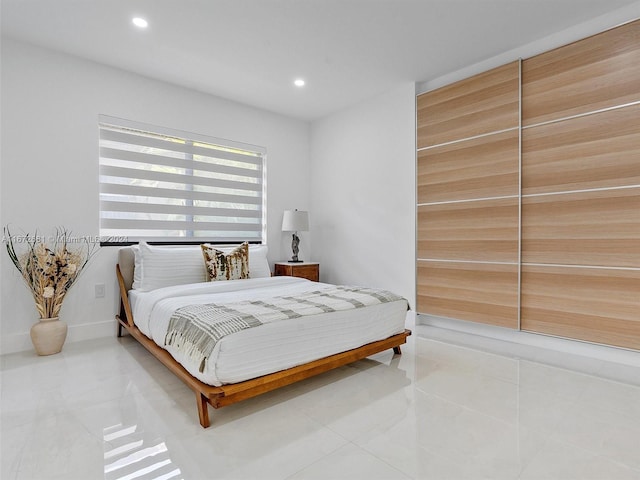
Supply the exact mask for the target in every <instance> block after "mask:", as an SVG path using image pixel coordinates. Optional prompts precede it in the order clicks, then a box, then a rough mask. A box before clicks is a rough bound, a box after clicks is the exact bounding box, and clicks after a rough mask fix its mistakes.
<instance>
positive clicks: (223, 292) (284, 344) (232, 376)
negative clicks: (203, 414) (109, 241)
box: [129, 277, 407, 386]
mask: <svg viewBox="0 0 640 480" xmlns="http://www.w3.org/2000/svg"><path fill="white" fill-rule="evenodd" d="M322 286H326V284H322V283H317V282H311V281H309V280H306V279H303V278H294V277H270V278H255V279H248V280H229V281H224V282H204V283H193V284H187V285H177V286H173V287H165V288H159V289H157V290H152V291H150V292H140V291H137V290H132V291H130V292H129V301H130V303H131V308H132V313H133V318H134V321H135V323H136V325H137V326H138V328H139V329H140V331H141V332H142V333H144V334H145V335H146V336H148V337H149V338H151V339H153V341H154V342H155V343H156V344H158V345H159V346H160V347H162V348H165V346H164V339H165V335H166V332H167V328H168V326H169V319H170V318H171V315H172V314H173V312H174V311H175V310H176V309H177V308H180V307H183V306H186V305H192V304H202V303H214V302H215V303H225V302H236V301H241V300H258V299H265V298H269V297H273V296H280V295H294V294H298V293H302V292H307V291H312V290H317V289H318V288H319V287H322ZM406 313H407V302H406V300H404V299H403V300H398V301H395V302H390V303H382V304H379V305H374V306H369V307H365V308H359V309H355V310H348V311H343V312H332V313H322V314H319V315H312V316H306V317H300V318H296V319H291V320H286V321H276V322H271V323H265V324H263V325H260V326H259V327H255V328H249V329H247V330H243V331H241V332H237V333H234V334H231V335H228V336H226V337H223V338H222V339H221V340H220V341H219V342H218V343H217V344H216V346H215V348H214V350H213V352H212V354H211V356H210V357H209V359H208V361H207V363H206V366H205V369H204V371H203V372H202V373H201V372H199V371H198V370H199V368H198V367H199V365H198V364H197V363H196V362H195V361H190V360H189V359H188V358H186V356H184V355H181V354H180V352H179V351H177V350H176V349H173V348H171V347H166V349H167V350H168V351H169V353H171V355H173V357H174V358H175V359H176V360H177V361H178V362H179V363H180V364H182V365H183V366H184V367H185V369H186V370H187V371H188V372H189V373H191V375H193V376H194V377H196V378H198V379H199V380H201V381H203V382H204V383H207V384H209V385H216V386H219V385H222V384H225V383H236V382H241V381H243V380H248V379H250V378H255V377H258V376H261V375H266V374H268V373H273V372H277V371H279V370H284V369H286V368H291V367H293V366H296V365H300V364H303V363H307V362H310V361H313V360H317V359H319V358H322V357H326V356H328V355H333V354H335V353H339V352H343V351H345V350H350V349H352V348H357V347H359V346H362V345H364V344H367V343H370V342H373V341H376V340H382V339H384V338H387V337H389V336H391V335H394V334H397V333H401V332H402V331H403V330H404V324H405V318H406Z"/></svg>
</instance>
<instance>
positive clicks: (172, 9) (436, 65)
mask: <svg viewBox="0 0 640 480" xmlns="http://www.w3.org/2000/svg"><path fill="white" fill-rule="evenodd" d="M1 2H2V3H1V6H2V10H1V16H2V34H3V35H6V36H8V37H13V38H16V39H19V40H22V41H26V42H29V43H33V44H36V45H42V46H45V47H47V48H52V49H56V50H61V51H63V52H66V53H69V54H73V55H77V56H79V57H84V58H88V59H91V60H94V61H96V62H100V63H104V64H107V65H111V66H114V67H117V68H121V69H125V70H129V71H132V72H136V73H139V74H142V75H146V76H148V77H152V78H156V79H160V80H163V81H167V82H170V83H174V84H178V85H182V86H185V87H188V88H191V89H195V90H198V91H202V92H206V93H210V94H213V95H217V96H221V97H225V98H228V99H231V100H235V101H238V102H242V103H246V104H249V105H253V106H257V107H260V108H263V109H267V110H270V111H274V112H278V113H281V114H284V115H287V116H291V117H295V118H300V119H304V120H313V119H317V118H320V117H323V116H325V115H328V114H330V113H332V112H335V111H338V110H341V109H343V108H345V107H348V106H350V105H353V104H355V103H358V102H360V101H362V100H365V99H367V98H372V97H374V96H376V95H379V94H381V93H383V92H385V91H387V90H389V89H391V88H394V86H396V85H398V84H399V83H401V82H413V81H416V82H424V81H428V80H431V79H434V78H437V77H440V76H442V75H445V74H447V73H451V72H453V71H456V70H458V69H460V68H462V67H464V66H467V65H471V64H474V63H476V62H479V61H482V60H484V59H487V58H490V57H493V56H495V55H497V54H500V53H502V52H504V51H507V50H510V49H513V48H516V47H518V46H521V45H524V44H527V43H529V42H531V41H534V40H536V39H539V38H542V37H545V36H548V35H550V34H553V33H555V32H558V31H560V30H563V29H565V28H567V27H570V26H572V25H575V24H578V23H581V22H584V21H587V20H589V19H591V18H594V17H597V16H599V15H602V14H605V13H607V12H610V11H612V10H614V9H616V8H621V7H624V6H627V5H630V4H633V3H635V2H636V0H1ZM136 15H139V16H142V17H144V18H146V19H147V20H148V21H149V27H148V28H147V29H146V30H140V29H137V28H136V27H134V26H133V25H132V23H131V18H132V17H133V16H136ZM298 77H301V78H304V79H305V80H306V85H305V86H304V87H303V88H298V87H295V86H293V80H294V79H296V78H298Z"/></svg>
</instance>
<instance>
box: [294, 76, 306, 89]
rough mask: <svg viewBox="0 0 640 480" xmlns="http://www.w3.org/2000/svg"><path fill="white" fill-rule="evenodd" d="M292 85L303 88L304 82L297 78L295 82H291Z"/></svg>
mask: <svg viewBox="0 0 640 480" xmlns="http://www.w3.org/2000/svg"><path fill="white" fill-rule="evenodd" d="M293 84H294V85H295V86H296V87H304V80H302V79H301V78H298V79H297V80H295V81H294V82H293Z"/></svg>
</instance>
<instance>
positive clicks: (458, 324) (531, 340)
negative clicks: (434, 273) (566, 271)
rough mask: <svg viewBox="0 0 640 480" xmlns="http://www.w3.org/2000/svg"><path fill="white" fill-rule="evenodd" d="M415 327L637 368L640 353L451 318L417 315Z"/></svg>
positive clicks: (639, 365) (639, 362)
mask: <svg viewBox="0 0 640 480" xmlns="http://www.w3.org/2000/svg"><path fill="white" fill-rule="evenodd" d="M416 325H429V326H432V327H439V328H444V329H447V330H454V331H457V332H463V333H467V334H472V335H478V336H482V337H488V338H492V339H496V340H502V341H506V342H511V343H518V344H522V345H527V346H531V347H538V348H544V349H547V350H553V351H558V352H563V353H569V354H572V355H579V356H582V357H589V358H591V359H596V360H602V361H605V362H613V363H619V364H622V365H627V366H631V367H640V352H638V351H635V350H629V349H625V348H618V347H611V346H608V345H601V344H597V343H589V342H583V341H580V340H572V339H568V338H561V337H554V336H550V335H544V334H539V333H532V332H523V331H519V330H512V329H510V328H503V327H496V326H493V325H485V324H482V323H475V322H467V321H464V320H455V319H452V318H444V317H436V316H433V315H425V314H418V315H416Z"/></svg>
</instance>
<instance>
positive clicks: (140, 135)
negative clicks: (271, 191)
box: [99, 115, 266, 244]
mask: <svg viewBox="0 0 640 480" xmlns="http://www.w3.org/2000/svg"><path fill="white" fill-rule="evenodd" d="M99 128H100V238H101V241H102V243H103V244H114V243H126V242H136V241H139V240H145V241H161V242H201V241H208V242H219V243H228V242H240V241H249V242H255V243H259V242H262V240H263V238H264V232H265V198H266V195H265V158H266V150H265V149H264V148H261V147H256V146H253V145H246V144H240V143H236V142H231V141H228V140H220V139H216V138H211V137H205V136H202V135H197V134H193V133H187V132H180V131H174V130H169V129H166V128H161V127H156V126H151V125H144V124H140V123H135V122H130V121H127V120H122V119H118V118H112V117H107V116H104V115H100V118H99Z"/></svg>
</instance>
